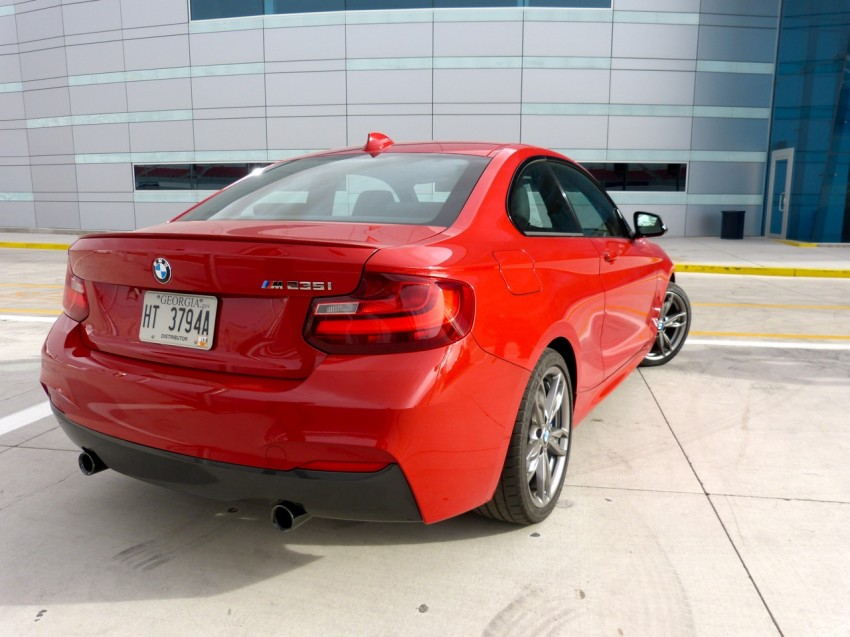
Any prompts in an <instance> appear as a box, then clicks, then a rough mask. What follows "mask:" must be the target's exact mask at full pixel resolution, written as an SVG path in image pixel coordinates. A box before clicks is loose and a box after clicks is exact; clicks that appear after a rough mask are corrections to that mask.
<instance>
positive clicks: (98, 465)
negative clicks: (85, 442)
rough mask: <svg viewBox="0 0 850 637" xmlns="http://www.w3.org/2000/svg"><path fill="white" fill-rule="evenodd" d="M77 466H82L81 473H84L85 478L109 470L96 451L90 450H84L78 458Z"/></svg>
mask: <svg viewBox="0 0 850 637" xmlns="http://www.w3.org/2000/svg"><path fill="white" fill-rule="evenodd" d="M77 464H78V465H79V466H80V471H82V472H83V475H84V476H93V475H94V474H96V473H100V472H101V471H103V470H104V469H108V468H109V467H107V466H106V463H105V462H104V461H103V460H101V459H100V458H99V457H98V455H97V454H96V453H95V452H94V451H90V450H89V449H83V452H82V453H81V454H80V455H79V456H78V457H77Z"/></svg>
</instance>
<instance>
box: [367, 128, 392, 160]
mask: <svg viewBox="0 0 850 637" xmlns="http://www.w3.org/2000/svg"><path fill="white" fill-rule="evenodd" d="M394 143H395V142H394V141H393V140H391V139H390V138H389V137H387V136H386V135H384V134H383V133H369V135H368V136H367V137H366V145H365V146H364V147H363V150H365V151H366V152H367V153H369V154H370V155H372V157H377V156H378V155H379V154H381V153H382V152H383V151H385V150H386V149H387V148H389V147H390V146H392V145H393V144H394Z"/></svg>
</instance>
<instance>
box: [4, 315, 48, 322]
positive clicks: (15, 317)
mask: <svg viewBox="0 0 850 637" xmlns="http://www.w3.org/2000/svg"><path fill="white" fill-rule="evenodd" d="M0 321H17V322H19V323H55V322H56V317H55V316H18V315H17V314H0Z"/></svg>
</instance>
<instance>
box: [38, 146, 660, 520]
mask: <svg viewBox="0 0 850 637" xmlns="http://www.w3.org/2000/svg"><path fill="white" fill-rule="evenodd" d="M371 143H372V144H373V147H372V148H370V149H367V150H366V151H363V150H353V149H347V150H345V151H338V152H337V153H328V154H325V155H319V156H318V157H320V158H321V157H342V156H345V157H347V156H350V155H355V156H363V155H368V156H373V155H374V156H378V155H380V157H382V158H383V157H393V156H398V155H408V154H413V155H416V154H431V155H434V156H441V157H466V156H475V157H480V158H487V159H488V160H489V163H488V164H487V165H486V167H485V168H484V169H483V172H482V173H481V174H480V178H478V179H477V182H476V183H475V185H474V188H472V190H471V193H470V194H469V196H468V197H467V198H466V200H465V203H463V205H462V206H461V207H460V210H459V213H458V214H457V217H456V219H454V220H453V221H452V222H451V223H449V224H448V225H445V226H444V225H439V224H429V223H417V224H405V223H398V222H397V221H395V222H391V223H389V222H388V223H384V222H381V220H380V219H374V218H373V219H370V220H368V221H364V222H359V221H357V220H356V219H354V218H351V219H346V220H344V221H340V220H338V219H333V220H330V219H328V220H316V219H303V220H301V219H290V220H280V221H268V220H258V219H250V220H239V219H212V220H198V221H196V220H188V221H187V220H181V219H180V218H178V219H177V220H175V221H174V222H172V223H168V224H163V225H161V226H157V227H154V228H151V229H147V230H143V231H137V232H132V233H115V234H102V235H93V236H88V237H83V238H81V239H79V240H78V241H77V242H76V243H75V244H74V246H73V247H72V248H71V250H70V253H69V290H70V291H69V292H68V293H67V298H68V299H69V305H70V307H68V308H67V309H66V313H67V315H65V316H62V317H60V319H59V320H57V322H56V324H55V325H54V327H53V329H52V330H51V332H50V335H49V336H48V338H47V341H46V343H45V346H44V352H43V359H42V360H43V367H42V376H41V379H42V384H43V385H44V387H45V389H46V391H47V393H48V396H49V397H50V400H51V402H52V404H53V405H54V407H55V408H56V409H57V410H58V411H59V412H61V414H63V415H64V417H65V418H67V419H68V420H70V421H72V422H73V423H76V424H77V425H79V426H81V427H83V428H84V429H86V430H91V431H93V432H96V433H98V434H103V435H105V436H109V437H111V438H114V439H116V440H118V441H126V442H128V443H132V444H135V445H141V446H143V447H144V448H149V449H153V450H162V451H165V452H170V453H173V454H179V455H180V456H183V457H188V458H194V459H200V460H204V461H211V462H216V463H225V464H227V465H233V466H236V467H251V468H257V469H269V470H275V471H284V472H298V471H302V470H307V471H315V470H317V469H318V470H333V471H339V472H344V471H345V467H346V466H348V467H350V471H351V472H352V473H368V472H375V471H379V470H380V468H381V467H384V466H391V465H397V466H398V467H399V468H400V469H401V472H402V473H403V475H404V478H405V479H406V482H407V484H408V485H409V487H410V490H411V491H412V493H413V496H414V498H415V502H416V505H417V506H418V509H419V512H420V515H421V519H422V520H423V521H425V522H436V521H439V520H443V519H445V518H448V517H451V516H454V515H458V514H460V513H463V512H465V511H468V510H470V509H473V508H475V507H477V506H479V505H481V504H483V503H484V502H486V501H488V500H489V499H490V498H491V497H492V495H493V492H494V489H495V486H496V483H497V481H498V479H499V475H500V473H501V470H502V465H503V463H504V459H505V454H506V450H507V447H508V442H509V439H510V436H511V432H512V429H513V426H514V421H515V419H516V414H517V410H518V408H519V404H520V401H521V398H522V394H523V391H524V389H525V385H526V383H527V382H528V380H529V377H530V374H531V370H532V369H533V368H534V366H535V364H536V362H537V360H538V359H539V358H540V357H541V355H542V354H543V352H544V351H545V350H546V348H550V347H554V348H555V349H557V350H558V351H559V352H561V353H562V355H563V356H564V358H565V359H566V360H567V363H568V365H569V366H570V368H571V372H572V380H573V384H574V393H575V408H574V421H573V422H574V424H577V423H578V422H580V421H581V419H582V418H583V417H584V416H585V415H586V414H587V413H588V412H589V411H590V410H591V409H592V408H593V406H595V405H596V404H597V403H598V402H599V401H600V400H601V399H602V398H603V397H604V396H606V395H607V394H608V393H610V391H611V390H612V389H613V388H614V387H615V386H616V385H617V384H618V383H619V382H621V381H622V379H623V378H624V377H625V376H626V375H627V374H628V373H629V372H630V371H631V370H632V369H633V368H634V367H635V366H636V365H637V364H638V363H639V362H640V361H641V359H642V358H643V356H644V355H645V354H646V353H647V351H648V350H649V348H650V347H651V345H652V342H653V338H654V337H655V325H654V323H653V319H654V318H656V317H657V315H658V308H659V307H660V306H661V301H662V299H663V297H664V293H665V290H666V287H667V282H668V281H669V279H670V277H671V275H672V270H673V268H672V264H671V262H670V260H669V258H668V257H667V256H666V255H665V254H664V253H663V251H662V250H660V248H658V247H657V246H655V245H654V244H652V243H651V242H650V241H647V240H645V239H639V238H638V239H636V238H634V237H632V236H619V237H618V236H607V237H595V236H583V235H569V236H567V235H565V234H558V233H550V234H549V235H536V236H535V235H532V234H524V233H523V232H521V231H520V230H518V227H517V226H516V225H515V224H514V223H513V222H512V221H511V218H510V216H509V214H508V211H507V210H506V205H507V204H506V202H507V201H508V197H509V191H510V189H511V187H512V183H514V179H515V177H516V175H517V174H518V173H519V172H520V171H522V169H523V167H524V166H526V165H527V162H529V161H532V160H540V159H546V158H549V159H551V160H552V161H557V162H563V163H564V165H565V166H567V167H568V168H569V169H570V170H573V169H574V168H575V170H580V169H578V168H577V167H575V165H574V164H572V163H571V162H569V160H567V159H565V158H563V157H561V156H560V155H558V154H556V153H553V152H551V151H547V150H544V149H540V148H536V147H528V146H521V145H491V144H442V143H437V142H428V143H423V144H393V143H387V142H386V140H384V139H381V138H375V140H374V141H373V142H371ZM582 174H584V173H582ZM246 179H249V178H246ZM231 188H233V187H231ZM229 190H230V189H226V190H225V191H223V192H224V193H227V192H228V191H229ZM219 196H223V195H219ZM215 200H216V199H215V198H213V199H212V200H210V201H211V202H215ZM190 213H191V211H190ZM187 214H188V213H187ZM190 216H191V215H190ZM159 257H165V258H167V260H168V262H169V264H170V266H171V269H172V272H173V275H172V278H171V280H170V281H169V282H168V283H167V284H160V283H158V282H157V281H156V280H155V279H154V278H153V276H152V274H151V264H152V262H153V261H154V260H155V259H157V258H159ZM387 277H389V278H390V279H391V280H399V281H408V282H409V281H413V282H416V281H436V282H438V283H439V282H445V285H444V288H445V289H447V290H449V289H450V290H453V292H452V294H454V296H452V297H451V299H449V297H446V298H447V299H449V300H446V301H445V304H446V306H447V307H448V306H449V305H452V304H455V305H457V306H458V307H460V306H461V305H462V310H457V308H455V310H452V312H455V314H457V315H458V316H460V315H461V314H462V315H463V316H464V317H465V319H464V320H466V321H467V322H468V325H466V326H465V327H464V328H463V330H459V331H457V332H453V333H451V335H450V338H447V339H443V340H438V341H428V343H429V344H428V346H427V347H425V348H424V349H420V348H419V347H418V346H417V345H416V344H415V343H414V344H413V345H411V347H410V348H409V349H410V351H393V350H392V348H390V349H387V348H383V349H382V348H375V350H374V351H373V352H371V353H370V351H369V347H368V341H364V342H366V345H365V346H363V347H358V348H353V349H350V351H349V350H346V348H344V347H342V348H337V347H332V346H324V345H323V341H322V338H323V336H324V337H326V338H329V337H328V335H329V334H330V335H331V336H334V335H335V334H338V333H339V332H341V331H345V330H342V329H340V328H339V327H338V325H339V324H334V325H331V326H330V327H328V325H330V324H323V329H325V330H326V331H325V332H322V331H321V330H316V329H314V328H315V324H314V323H311V316H314V314H315V312H316V307H317V303H318V304H321V303H325V305H327V304H329V303H338V304H345V303H349V305H351V304H352V303H353V304H354V309H355V310H356V309H357V308H356V303H357V301H358V298H354V300H353V301H352V300H351V299H352V297H351V295H352V294H354V293H355V292H356V291H357V290H358V286H361V284H362V282H363V281H364V280H372V281H378V280H382V279H383V280H386V278H387ZM455 282H456V283H455ZM362 289H363V288H361V292H362ZM435 289H439V288H435ZM150 290H169V291H172V292H174V293H177V294H192V295H208V296H214V297H215V298H216V299H217V320H216V326H215V332H214V336H213V339H214V340H213V345H212V347H211V349H209V350H202V349H186V348H177V347H174V346H172V345H168V344H158V343H150V342H146V341H142V340H141V339H140V322H141V321H142V314H143V304H144V296H145V292H146V291H150ZM454 290H460V291H459V292H454ZM347 299H348V300H347ZM84 302H85V303H86V304H87V307H88V316H85V317H84V316H83V313H82V312H81V311H80V308H81V307H83V305H84ZM411 303H412V301H411ZM441 303H442V301H441ZM379 306H380V308H382V309H380V311H385V310H386V307H385V306H383V305H380V304H376V305H375V307H379ZM364 307H365V306H364ZM387 307H389V306H387ZM393 307H394V306H393ZM398 307H399V308H401V310H399V311H407V310H406V308H407V306H405V304H404V303H400V304H399V306H398ZM440 307H442V306H440ZM343 309H345V310H346V311H352V310H351V308H350V307H348V308H343ZM361 309H362V308H361ZM396 309H398V308H396ZM329 311H331V310H329ZM332 311H339V312H342V310H337V309H333V310H332ZM376 311H378V310H376ZM447 312H448V311H447ZM311 313H312V314H311ZM447 315H448V314H447ZM340 316H342V314H340V315H339V316H337V318H338V319H339V317H340ZM74 319H77V320H74ZM340 320H343V319H340ZM405 320H406V319H404V318H403V317H402V318H399V319H392V320H390V319H388V321H389V322H388V323H387V329H388V330H389V329H395V328H394V327H392V326H397V325H401V324H404V325H408V323H405ZM392 321H395V322H392ZM373 327H374V326H370V327H369V329H370V330H371V329H373ZM357 329H359V328H355V331H356V330H357ZM414 329H415V328H414ZM377 338H380V337H379V336H378V337H377ZM425 340H427V339H425ZM352 352H353V353H352ZM246 495H247V494H246ZM286 497H287V494H286V493H281V494H280V498H281V499H285V498H286ZM335 515H338V516H339V517H345V514H344V512H340V513H336V514H335Z"/></svg>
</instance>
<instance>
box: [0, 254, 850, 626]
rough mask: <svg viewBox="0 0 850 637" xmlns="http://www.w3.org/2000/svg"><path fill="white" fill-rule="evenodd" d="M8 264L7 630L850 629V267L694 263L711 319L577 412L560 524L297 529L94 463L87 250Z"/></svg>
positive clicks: (1, 348) (3, 513)
mask: <svg viewBox="0 0 850 637" xmlns="http://www.w3.org/2000/svg"><path fill="white" fill-rule="evenodd" d="M764 245H767V244H764ZM671 246H672V248H673V249H672V250H671V252H672V253H674V254H675V256H676V257H677V260H678V259H679V258H682V259H684V260H687V256H688V255H687V252H688V250H690V249H692V248H694V247H695V246H696V247H699V246H698V245H697V244H693V245H691V246H690V247H689V244H687V243H682V242H680V243H675V244H671ZM768 247H769V246H768ZM700 249H701V248H700ZM799 250H803V248H800V249H799ZM783 254H784V253H783ZM790 254H795V253H793V252H791V253H790ZM799 254H806V255H811V254H812V253H803V252H801V253H799ZM836 254H837V255H838V254H839V253H836ZM846 254H847V251H846V250H842V252H841V253H840V257H839V258H844V255H846ZM801 258H802V257H801ZM805 258H806V259H808V258H811V257H810V256H806V257H805ZM786 260H787V259H786V258H785V257H778V261H779V262H784V261H786ZM0 272H1V273H2V274H0V328H2V329H0V634H2V635H63V636H64V635H86V636H89V635H151V634H159V635H197V634H203V635H252V636H253V635H325V636H327V635H437V634H441V635H494V636H495V635H510V636H512V637H513V636H522V635H593V636H595V635H611V636H613V637H617V636H629V635H633V636H646V635H652V636H655V635H672V636H680V635H722V636H724V637H728V636H732V635H746V636H751V635H789V636H790V635H818V636H822V635H836V636H847V635H850V605H848V602H847V600H848V599H850V576H848V574H850V548H848V547H850V461H849V460H848V458H850V415H848V412H850V391H848V390H850V279H847V278H843V279H841V278H791V277H759V276H728V275H714V274H692V273H682V274H680V275H679V283H680V284H681V285H682V286H683V287H684V288H685V289H686V290H687V291H688V292H689V294H690V297H691V300H692V302H693V304H694V313H695V319H694V323H693V326H692V336H691V338H690V340H689V342H688V343H687V344H686V346H685V348H684V350H683V351H682V353H681V354H680V355H679V357H678V358H677V359H675V360H674V361H673V362H672V363H671V364H670V365H668V366H666V367H662V368H652V369H641V370H638V371H637V372H635V373H634V374H632V375H631V376H630V377H629V378H628V379H627V380H626V382H625V383H624V384H623V385H622V386H621V387H620V388H619V389H617V390H616V391H615V392H614V393H613V394H612V395H611V396H610V397H609V398H608V399H607V401H606V402H605V403H604V404H603V405H601V406H600V407H599V408H597V409H596V410H595V411H594V412H593V413H592V414H591V415H590V416H589V417H588V418H587V419H586V420H585V422H584V423H582V424H581V425H580V426H579V427H578V428H577V429H576V431H575V437H574V447H573V450H572V458H571V463H570V468H569V473H568V476H567V485H566V486H565V488H564V491H563V493H562V495H561V499H560V502H559V505H558V507H557V508H556V510H555V511H554V513H553V514H552V516H551V517H550V518H549V519H548V520H546V521H545V522H544V523H542V524H540V525H537V526H534V527H514V526H507V525H504V524H500V523H496V522H493V521H490V520H486V519H483V518H479V517H477V516H475V515H473V514H469V515H465V516H461V517H459V518H456V519H453V520H449V521H447V522H443V523H440V524H436V525H433V526H424V525H419V524H410V525H402V524H371V523H354V522H341V521H332V520H319V519H314V520H312V521H311V522H310V523H308V524H307V525H305V526H303V527H301V528H299V529H297V530H296V531H295V532H292V533H290V534H287V535H283V534H280V533H277V532H276V531H274V529H273V528H272V525H271V523H270V521H269V512H268V511H267V510H265V509H259V508H252V507H248V506H243V505H241V504H227V503H219V502H215V501H208V500H203V499H200V498H195V497H190V496H187V495H183V494H179V493H174V492H170V491H167V490H164V489H160V488H157V487H154V486H150V485H147V484H144V483H141V482H137V481H134V480H131V479H129V478H126V477H124V476H121V475H119V474H117V473H114V472H110V471H106V472H103V473H99V474H97V475H95V476H92V477H88V478H86V477H84V476H83V475H82V474H81V473H80V472H79V470H78V469H77V466H76V457H77V450H76V449H75V447H74V446H73V445H72V444H71V443H70V442H69V441H68V440H67V439H65V437H64V435H63V434H62V432H61V431H60V430H59V429H58V427H57V425H56V423H55V421H54V420H53V419H52V417H51V416H49V415H47V411H46V409H45V398H44V394H43V392H42V390H41V388H40V386H39V385H38V369H39V359H38V356H39V349H40V346H41V342H42V341H43V339H44V336H45V334H46V333H47V330H48V329H49V327H50V324H49V321H50V320H51V316H55V315H56V314H57V313H58V312H59V311H61V310H60V306H61V293H62V282H63V281H64V272H65V255H64V253H63V252H62V251H60V250H34V249H15V248H4V249H0Z"/></svg>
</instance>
